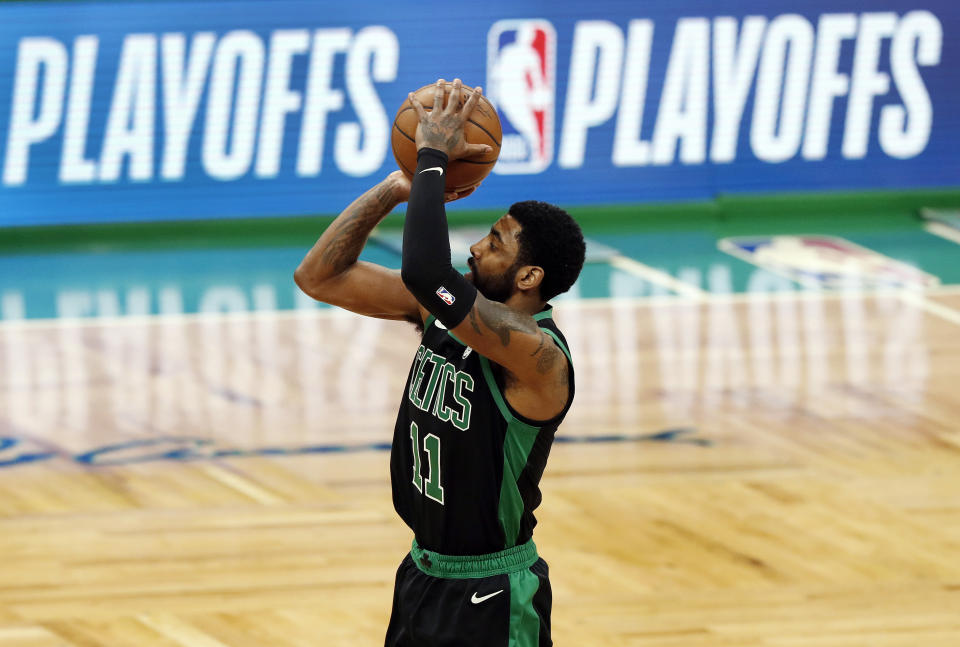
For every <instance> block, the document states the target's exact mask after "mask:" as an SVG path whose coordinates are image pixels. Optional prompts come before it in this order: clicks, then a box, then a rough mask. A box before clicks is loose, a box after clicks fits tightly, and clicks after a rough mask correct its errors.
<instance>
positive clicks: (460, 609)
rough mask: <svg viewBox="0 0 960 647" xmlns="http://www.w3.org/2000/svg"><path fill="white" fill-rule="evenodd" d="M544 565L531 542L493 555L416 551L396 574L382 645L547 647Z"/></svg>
mask: <svg viewBox="0 0 960 647" xmlns="http://www.w3.org/2000/svg"><path fill="white" fill-rule="evenodd" d="M552 601H553V600H552V594H551V591H550V580H549V572H548V569H547V563H546V562H545V561H543V560H542V559H540V558H539V557H538V556H537V548H536V546H535V545H534V544H533V541H529V542H527V543H526V544H523V545H522V546H517V547H515V548H510V549H508V550H505V551H502V552H499V553H492V554H490V555H478V556H461V555H456V556H454V555H440V554H438V553H434V552H432V551H427V550H423V549H421V548H420V547H419V546H417V543H416V542H414V544H413V549H412V550H411V551H410V553H409V554H408V555H407V556H406V557H405V558H404V560H403V562H401V563H400V568H398V569H397V581H396V585H395V587H394V591H393V613H392V614H391V616H390V625H389V627H388V628H387V637H386V641H385V643H384V644H385V646H386V647H552V645H553V641H552V640H551V638H550V607H551V604H552Z"/></svg>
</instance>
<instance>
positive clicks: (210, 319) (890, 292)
mask: <svg viewBox="0 0 960 647" xmlns="http://www.w3.org/2000/svg"><path fill="white" fill-rule="evenodd" d="M638 265H643V264H642V263H638ZM644 267H646V266H644ZM634 269H635V270H636V269H637V268H634ZM649 269H650V270H651V271H652V272H656V273H658V275H659V273H661V272H660V270H655V269H653V268H649ZM641 271H644V272H645V271H646V270H641ZM668 276H669V275H668ZM657 278H658V280H659V279H660V278H661V277H659V276H658V277H657ZM671 278H672V277H671ZM674 280H675V281H676V280H678V279H674ZM681 283H682V282H681ZM683 285H684V286H686V289H684V293H683V294H675V295H674V294H659V295H650V296H634V297H598V298H590V299H570V300H566V299H564V300H559V301H556V302H555V305H556V307H557V309H558V310H560V311H563V310H565V309H574V308H578V309H579V308H601V307H609V306H611V305H615V306H616V305H618V306H631V305H633V306H649V307H652V306H657V305H678V304H684V303H691V302H694V303H755V302H761V301H790V300H796V301H808V300H812V299H826V300H835V299H844V298H850V297H852V296H857V297H879V296H894V297H900V298H902V299H903V300H904V301H905V302H908V303H910V304H911V305H915V306H917V307H919V308H922V309H923V310H925V311H926V312H928V313H930V314H932V315H934V316H937V317H940V318H941V319H944V320H946V321H949V322H951V323H955V324H958V325H960V311H957V310H955V309H953V308H950V307H949V306H945V305H942V304H939V303H935V302H932V301H928V300H927V299H926V298H925V297H927V296H958V295H960V285H940V286H935V287H930V288H926V289H923V290H907V289H903V288H878V289H867V290H859V291H856V292H854V291H851V290H816V289H808V290H796V291H792V290H782V291H778V292H737V293H726V292H725V293H710V292H706V291H704V290H701V289H700V288H697V287H696V286H693V285H690V284H689V283H683ZM353 316H354V315H353V314H352V313H350V312H348V311H346V310H343V309H342V308H336V307H330V308H327V307H317V308H304V309H298V310H245V311H240V312H186V313H171V314H163V313H161V314H154V315H130V316H120V317H118V316H111V317H72V318H66V317H65V318H48V319H6V320H0V331H6V330H20V329H27V330H30V329H44V328H51V329H64V328H68V329H69V328H84V327H88V326H153V325H167V324H175V323H189V322H200V323H217V322H222V323H226V322H233V321H259V320H272V321H277V320H280V321H283V320H288V319H312V318H322V319H325V318H328V317H330V318H337V317H340V318H350V317H353ZM356 316H362V315H356Z"/></svg>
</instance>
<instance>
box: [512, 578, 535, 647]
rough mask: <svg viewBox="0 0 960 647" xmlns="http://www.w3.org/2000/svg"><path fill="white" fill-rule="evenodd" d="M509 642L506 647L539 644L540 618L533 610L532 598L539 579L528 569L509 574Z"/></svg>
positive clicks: (525, 646)
mask: <svg viewBox="0 0 960 647" xmlns="http://www.w3.org/2000/svg"><path fill="white" fill-rule="evenodd" d="M509 577H510V640H509V642H508V643H507V647H537V645H539V644H540V617H539V616H538V615H537V611H536V609H534V608H533V596H535V595H536V594H537V591H538V590H539V589H540V578H538V577H537V576H536V575H535V574H534V573H532V572H531V571H530V569H527V568H525V569H523V570H522V571H517V572H515V573H510V575H509Z"/></svg>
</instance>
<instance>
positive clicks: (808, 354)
mask: <svg viewBox="0 0 960 647" xmlns="http://www.w3.org/2000/svg"><path fill="white" fill-rule="evenodd" d="M557 320H558V322H559V323H560V325H561V327H562V328H563V329H564V331H565V332H566V333H567V336H568V338H569V340H570V345H571V349H572V352H573V354H574V359H575V361H576V367H577V386H578V390H577V399H576V403H575V405H574V408H573V410H572V411H571V413H570V415H569V417H568V419H567V421H566V422H565V424H564V425H563V426H562V427H561V429H560V437H561V438H560V439H559V440H560V442H558V443H557V444H556V445H555V447H554V450H553V454H552V456H551V460H550V463H549V464H548V467H547V472H546V475H545V477H544V480H543V483H542V487H543V491H544V503H543V505H542V507H541V508H540V510H539V513H538V518H539V519H540V525H539V526H538V529H537V532H536V534H535V539H536V541H537V544H538V546H539V549H540V553H541V555H542V556H543V557H544V558H545V559H546V560H547V561H548V562H549V563H550V565H551V576H552V582H553V590H554V613H553V622H554V640H555V643H556V644H557V645H558V647H586V646H603V647H627V646H629V647H652V646H657V647H673V646H683V647H791V646H795V647H800V646H803V647H854V646H858V647H867V646H869V647H890V646H904V647H908V646H909V647H920V646H923V647H940V646H942V647H956V645H960V467H958V466H960V424H958V420H960V398H958V397H957V392H958V384H960V291H958V290H957V289H956V288H940V289H937V290H928V291H926V292H884V293H869V292H851V291H847V292H842V291H841V292H832V293H821V292H791V293H765V294H740V295H712V296H711V295H701V296H698V295H685V296H664V297H653V298H646V299H630V300H615V299H605V300H603V299H598V300H592V301H589V300H588V301H567V302H563V303H561V304H560V305H558V307H557ZM415 343H416V335H415V332H414V330H413V329H412V327H410V326H407V325H405V324H398V323H392V322H381V321H376V320H369V319H362V318H359V317H355V316H353V315H349V314H347V313H342V312H337V311H332V310H323V311H308V312H288V313H256V314H253V313H251V314H242V315H229V316H227V315H225V316H216V315H195V316H190V315H184V316H180V317H157V318H123V319H114V320H109V319H90V320H78V321H56V320H46V321H36V322H29V321H26V322H5V323H3V324H0V436H2V437H3V440H2V441H0V552H2V554H3V556H4V565H3V569H2V575H0V647H254V646H256V647H261V646H268V645H269V646H271V647H306V646H325V647H326V646H329V647H336V646H356V645H378V644H382V637H383V633H384V630H385V627H386V623H387V619H388V615H389V611H390V602H391V593H392V584H393V576H394V572H395V569H396V566H397V564H398V563H399V561H400V560H401V558H402V557H403V555H404V554H405V552H406V550H407V549H408V548H409V543H410V539H411V535H410V533H409V531H408V530H407V529H406V527H404V526H403V525H402V523H401V522H400V521H399V519H398V518H397V517H396V515H395V513H394V511H393V509H392V504H391V499H390V487H389V480H388V476H389V474H388V456H389V454H388V451H386V449H385V448H386V446H387V445H388V444H389V441H390V434H391V432H392V427H393V419H394V415H395V413H396V407H397V403H398V402H399V398H400V391H401V389H402V385H403V382H404V379H405V376H406V372H407V370H408V366H409V362H410V358H411V356H412V353H413V350H414V348H415Z"/></svg>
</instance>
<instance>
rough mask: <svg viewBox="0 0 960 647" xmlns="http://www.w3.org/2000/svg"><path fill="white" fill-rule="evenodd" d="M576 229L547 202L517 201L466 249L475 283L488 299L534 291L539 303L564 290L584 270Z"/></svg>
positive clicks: (574, 223) (580, 236)
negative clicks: (518, 292)
mask: <svg viewBox="0 0 960 647" xmlns="http://www.w3.org/2000/svg"><path fill="white" fill-rule="evenodd" d="M585 250H586V246H585V244H584V241H583V232H582V231H580V225H578V224H577V221H576V220H574V219H573V218H572V217H571V216H570V214H568V213H567V212H566V211H564V210H563V209H561V208H559V207H556V206H554V205H552V204H548V203H546V202H539V201H537V200H527V201H524V202H517V203H515V204H513V205H512V206H511V207H510V210H509V211H508V212H507V214H506V215H504V216H503V217H502V218H500V219H499V220H498V221H497V222H496V223H494V225H493V227H491V229H490V233H489V234H487V235H486V236H485V237H484V238H483V239H482V240H480V241H479V242H477V243H476V244H474V245H473V246H472V247H471V248H470V252H471V258H470V259H469V262H470V269H471V270H472V273H473V282H474V284H475V285H476V286H477V289H478V290H480V292H481V294H483V295H484V296H485V297H487V298H488V299H491V300H493V301H501V302H503V301H506V300H507V299H509V298H510V297H511V296H512V295H513V294H514V293H515V292H517V291H526V290H536V291H537V293H538V294H539V297H540V299H541V300H543V301H548V300H550V299H552V298H553V297H555V296H557V295H558V294H561V293H563V292H566V291H567V290H569V289H570V286H571V285H573V282H574V281H576V280H577V276H579V275H580V269H581V268H582V267H583V258H584V253H585Z"/></svg>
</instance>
